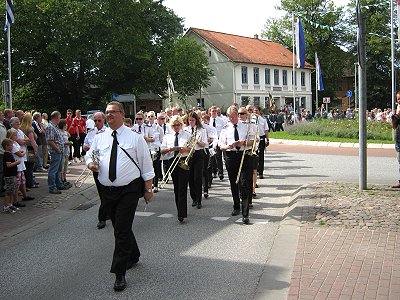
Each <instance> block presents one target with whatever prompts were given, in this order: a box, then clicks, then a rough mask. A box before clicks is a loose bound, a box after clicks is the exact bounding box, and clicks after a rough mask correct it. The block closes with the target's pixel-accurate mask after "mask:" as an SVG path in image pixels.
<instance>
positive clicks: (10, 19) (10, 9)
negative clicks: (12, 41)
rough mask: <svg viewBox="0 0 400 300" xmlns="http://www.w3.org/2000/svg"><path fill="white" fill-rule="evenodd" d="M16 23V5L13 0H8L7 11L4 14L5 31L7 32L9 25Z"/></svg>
mask: <svg viewBox="0 0 400 300" xmlns="http://www.w3.org/2000/svg"><path fill="white" fill-rule="evenodd" d="M10 24H14V6H13V1H12V0H6V13H5V16H4V31H5V32H7V29H8V26H10Z"/></svg>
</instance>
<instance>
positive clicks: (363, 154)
mask: <svg viewBox="0 0 400 300" xmlns="http://www.w3.org/2000/svg"><path fill="white" fill-rule="evenodd" d="M358 7H359V6H358ZM358 22H359V25H358V28H359V37H358V55H359V67H358V68H359V91H360V99H359V101H360V111H359V159H360V177H359V189H360V191H362V190H366V189H367V122H366V121H367V120H366V119H367V118H366V110H367V78H366V75H367V72H366V63H365V62H366V53H365V15H364V14H363V13H362V12H361V10H359V20H358Z"/></svg>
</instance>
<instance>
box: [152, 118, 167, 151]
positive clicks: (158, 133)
mask: <svg viewBox="0 0 400 300" xmlns="http://www.w3.org/2000/svg"><path fill="white" fill-rule="evenodd" d="M151 127H152V129H153V139H154V142H152V143H151V149H152V150H154V151H158V150H160V147H161V143H162V141H163V138H164V130H163V128H162V127H160V126H159V125H158V124H156V123H154V124H151Z"/></svg>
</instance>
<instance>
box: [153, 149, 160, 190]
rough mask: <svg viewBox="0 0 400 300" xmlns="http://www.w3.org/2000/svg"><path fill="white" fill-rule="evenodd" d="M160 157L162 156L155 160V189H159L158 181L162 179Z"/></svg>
mask: <svg viewBox="0 0 400 300" xmlns="http://www.w3.org/2000/svg"><path fill="white" fill-rule="evenodd" d="M160 156H161V154H160V155H157V158H156V159H155V160H153V168H154V173H155V176H154V178H153V184H154V187H158V180H159V178H162V171H161V160H160Z"/></svg>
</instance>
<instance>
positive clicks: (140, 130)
mask: <svg viewBox="0 0 400 300" xmlns="http://www.w3.org/2000/svg"><path fill="white" fill-rule="evenodd" d="M140 127H141V126H140V125H139V133H141V132H142V129H141V128H140Z"/></svg>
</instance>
